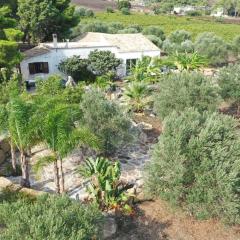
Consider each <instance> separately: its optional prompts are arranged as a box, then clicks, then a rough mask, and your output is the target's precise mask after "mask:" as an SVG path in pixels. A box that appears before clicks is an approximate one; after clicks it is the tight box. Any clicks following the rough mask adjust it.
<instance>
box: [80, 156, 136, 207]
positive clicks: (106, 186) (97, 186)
mask: <svg viewBox="0 0 240 240" xmlns="http://www.w3.org/2000/svg"><path fill="white" fill-rule="evenodd" d="M78 172H79V173H80V175H82V176H84V177H88V178H90V179H91V181H90V184H89V186H88V187H87V191H88V192H89V193H90V194H91V195H92V196H93V197H94V199H95V201H96V202H97V204H98V205H99V207H100V209H102V210H109V209H121V208H124V209H130V207H129V205H128V204H127V201H128V199H129V197H130V196H129V195H128V194H127V193H126V191H127V190H128V189H129V188H132V187H133V186H132V185H131V184H125V183H123V182H122V181H120V176H121V168H120V163H119V162H118V161H117V162H114V163H112V162H110V161H109V160H108V159H106V158H101V157H99V158H96V159H93V158H88V159H87V160H86V161H85V163H84V165H83V166H81V167H79V169H78Z"/></svg>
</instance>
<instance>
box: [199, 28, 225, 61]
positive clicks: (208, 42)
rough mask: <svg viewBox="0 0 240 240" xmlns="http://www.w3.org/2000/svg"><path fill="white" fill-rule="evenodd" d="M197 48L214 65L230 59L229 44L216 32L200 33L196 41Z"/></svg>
mask: <svg viewBox="0 0 240 240" xmlns="http://www.w3.org/2000/svg"><path fill="white" fill-rule="evenodd" d="M195 50H196V51H197V52H198V53H199V54H200V55H202V56H204V57H206V58H207V59H208V60H209V62H210V63H211V64H214V65H217V64H222V63H226V62H227V60H228V45H227V44H226V43H225V42H224V40H223V39H222V38H220V37H218V36H216V35H215V34H214V33H208V32H205V33H202V34H199V35H198V37H197V39H196V42H195Z"/></svg>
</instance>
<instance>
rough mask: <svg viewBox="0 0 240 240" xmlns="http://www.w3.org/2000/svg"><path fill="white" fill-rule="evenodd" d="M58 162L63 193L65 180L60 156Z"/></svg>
mask: <svg viewBox="0 0 240 240" xmlns="http://www.w3.org/2000/svg"><path fill="white" fill-rule="evenodd" d="M59 162H60V176H61V193H64V192H65V181H64V171H63V161H62V158H60V160H59Z"/></svg>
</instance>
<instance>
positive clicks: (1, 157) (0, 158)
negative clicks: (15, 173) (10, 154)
mask: <svg viewBox="0 0 240 240" xmlns="http://www.w3.org/2000/svg"><path fill="white" fill-rule="evenodd" d="M5 160H6V155H5V153H4V151H3V150H2V149H0V164H2V163H4V162H5Z"/></svg>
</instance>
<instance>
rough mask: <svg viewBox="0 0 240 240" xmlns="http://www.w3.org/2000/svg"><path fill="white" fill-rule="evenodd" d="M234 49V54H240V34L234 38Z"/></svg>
mask: <svg viewBox="0 0 240 240" xmlns="http://www.w3.org/2000/svg"><path fill="white" fill-rule="evenodd" d="M232 45H233V50H234V52H233V53H234V55H236V56H238V55H239V54H240V35H238V36H236V37H235V38H234V39H233V43H232Z"/></svg>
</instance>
